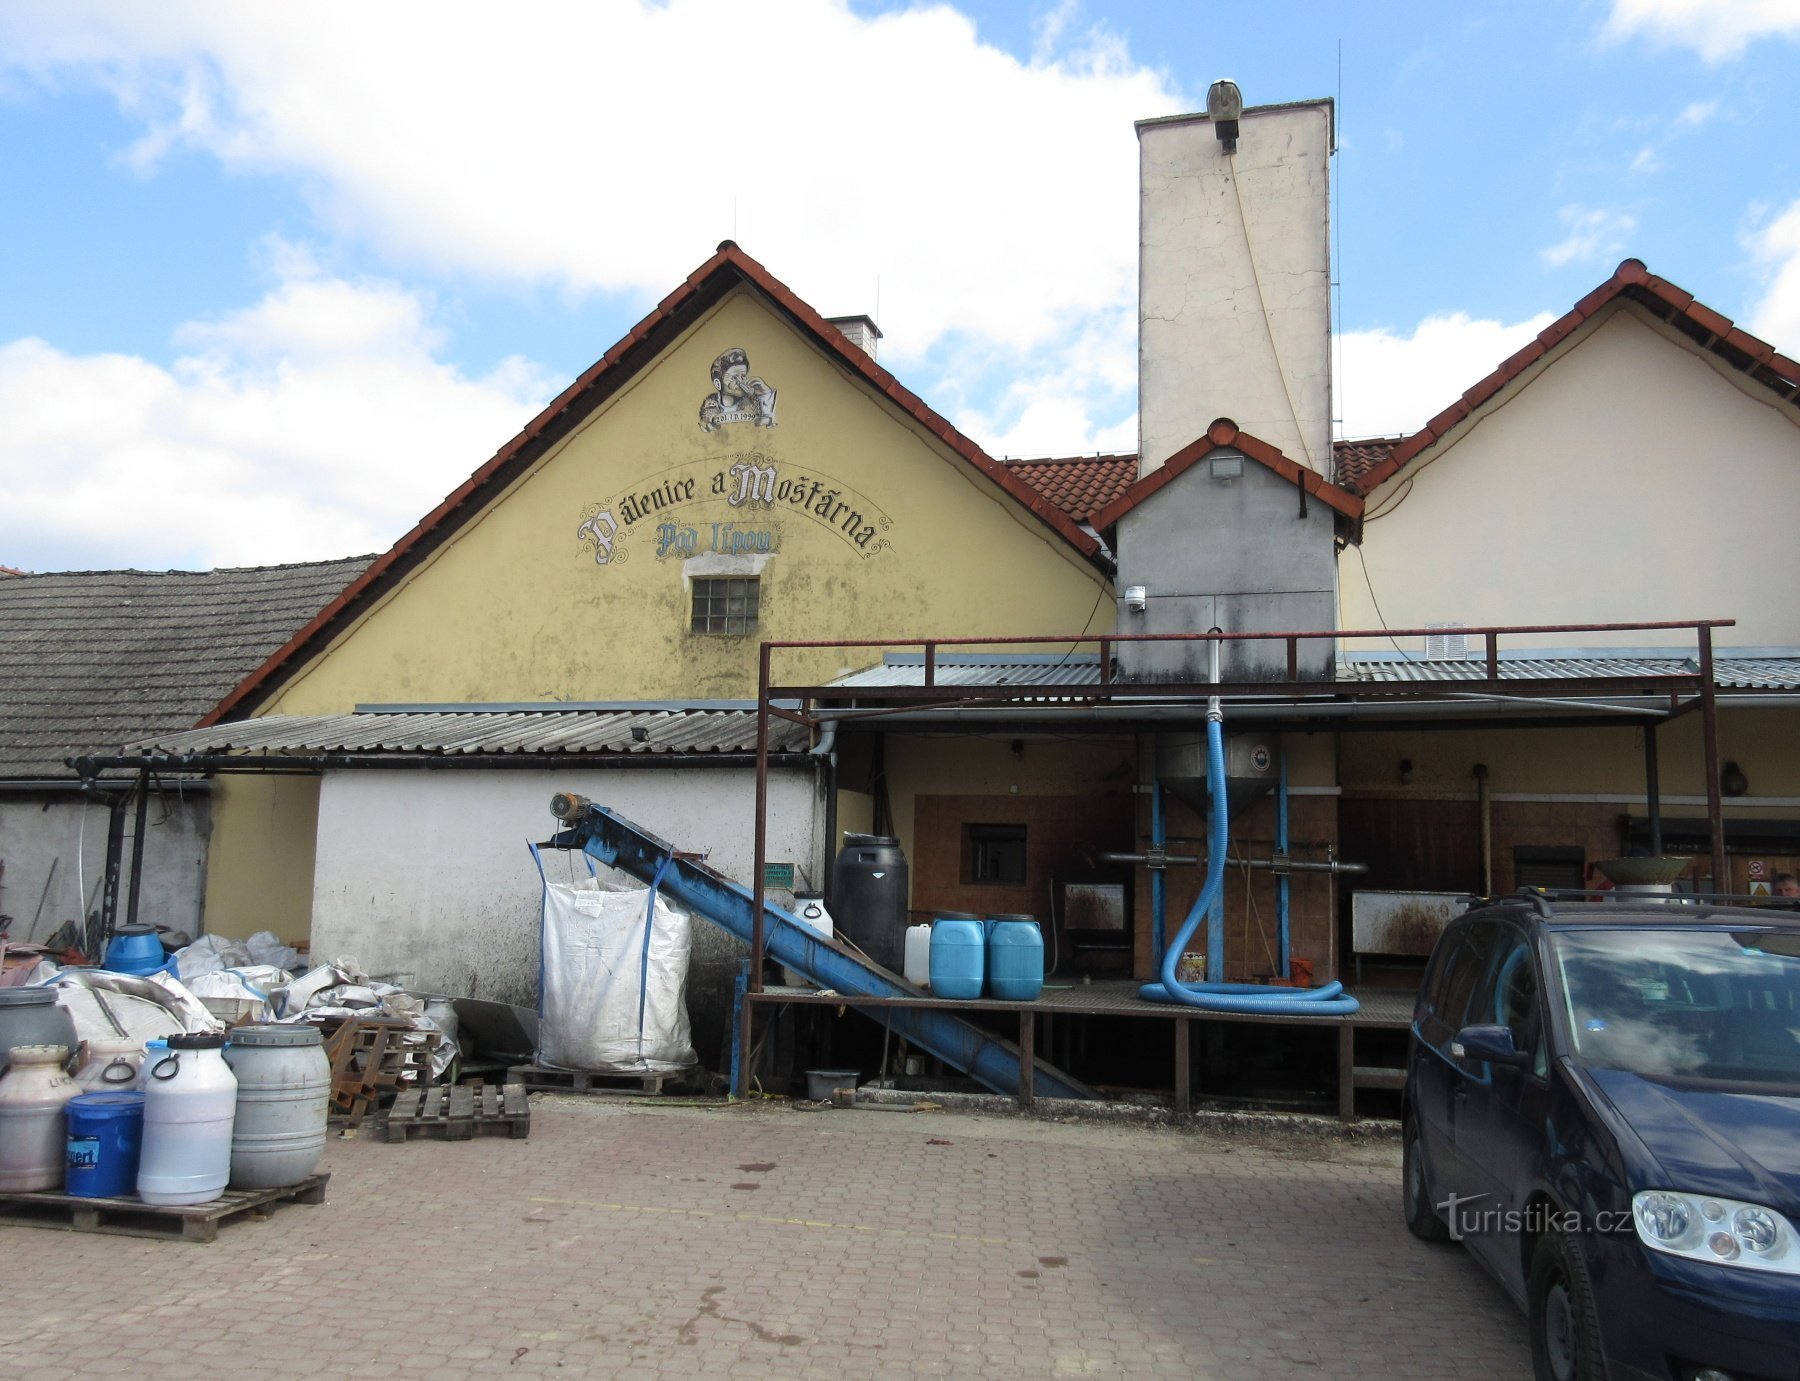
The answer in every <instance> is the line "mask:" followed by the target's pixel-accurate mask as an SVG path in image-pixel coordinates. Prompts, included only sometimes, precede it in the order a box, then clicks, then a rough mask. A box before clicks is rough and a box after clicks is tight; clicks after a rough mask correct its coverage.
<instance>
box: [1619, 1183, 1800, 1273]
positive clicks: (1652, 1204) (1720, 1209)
mask: <svg viewBox="0 0 1800 1381" xmlns="http://www.w3.org/2000/svg"><path fill="white" fill-rule="evenodd" d="M1631 1221H1632V1225H1633V1226H1634V1227H1636V1228H1637V1235H1638V1240H1639V1241H1640V1242H1642V1243H1643V1244H1644V1245H1645V1246H1646V1247H1650V1248H1652V1249H1653V1250H1655V1251H1659V1252H1668V1253H1669V1254H1670V1255H1671V1256H1685V1257H1687V1258H1688V1259H1689V1260H1692V1261H1710V1262H1713V1263H1714V1264H1715V1265H1719V1266H1744V1267H1748V1268H1749V1269H1750V1270H1753V1271H1779V1272H1782V1273H1783V1274H1786V1275H1800V1239H1797V1238H1796V1236H1795V1233H1794V1225H1793V1224H1792V1223H1790V1222H1788V1220H1787V1219H1786V1218H1785V1217H1783V1216H1782V1215H1781V1214H1779V1213H1777V1212H1776V1211H1775V1210H1774V1209H1772V1208H1765V1207H1763V1206H1762V1205H1761V1204H1747V1203H1743V1202H1741V1201H1740V1200H1737V1199H1720V1198H1715V1197H1713V1196H1711V1195H1706V1194H1684V1193H1680V1192H1678V1191H1676V1190H1673V1189H1646V1190H1644V1191H1642V1192H1641V1193H1638V1194H1634V1195H1632V1198H1631Z"/></svg>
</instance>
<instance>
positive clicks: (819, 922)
mask: <svg viewBox="0 0 1800 1381" xmlns="http://www.w3.org/2000/svg"><path fill="white" fill-rule="evenodd" d="M794 915H795V917H797V918H798V919H799V920H802V921H804V922H805V923H806V924H807V925H809V926H811V927H812V928H813V929H814V930H816V931H818V932H819V934H821V935H823V936H824V937H825V938H826V939H830V938H831V935H832V920H831V912H830V911H829V910H827V909H826V906H825V894H824V893H823V892H796V893H794ZM781 981H782V982H784V983H786V984H787V985H788V987H790V988H799V987H803V986H805V983H806V975H805V974H802V973H798V972H796V971H795V970H793V969H790V968H788V967H786V966H785V965H784V966H783V967H782V970H781Z"/></svg>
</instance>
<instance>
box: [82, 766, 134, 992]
mask: <svg viewBox="0 0 1800 1381" xmlns="http://www.w3.org/2000/svg"><path fill="white" fill-rule="evenodd" d="M107 806H108V810H107V817H106V880H105V882H104V883H102V884H101V891H100V925H99V928H98V930H96V929H95V928H94V927H93V926H91V925H90V926H88V931H87V936H86V939H87V947H88V949H90V950H92V951H93V953H91V954H89V955H88V958H90V959H92V960H93V961H94V962H95V963H98V962H99V961H100V951H101V950H102V949H103V948H104V947H105V945H106V942H107V941H108V940H110V939H111V938H112V933H113V927H114V926H115V925H116V924H117V923H118V919H119V870H120V868H121V867H122V866H123V865H124V862H125V798H124V797H123V796H114V797H113V798H112V800H111V801H109V802H108V803H107ZM82 919H83V921H84V922H85V921H86V919H87V918H86V917H83V918H82Z"/></svg>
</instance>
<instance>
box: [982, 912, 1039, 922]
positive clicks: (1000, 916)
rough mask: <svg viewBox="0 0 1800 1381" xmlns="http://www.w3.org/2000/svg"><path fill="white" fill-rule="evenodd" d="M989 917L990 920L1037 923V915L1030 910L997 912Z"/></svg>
mask: <svg viewBox="0 0 1800 1381" xmlns="http://www.w3.org/2000/svg"><path fill="white" fill-rule="evenodd" d="M988 919H989V920H990V921H1029V922H1031V924H1032V925H1036V924H1037V917H1036V916H1033V915H1032V914H1031V913H1030V912H1028V911H1002V912H996V913H995V914H994V915H992V916H989V917H988Z"/></svg>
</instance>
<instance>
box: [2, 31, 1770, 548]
mask: <svg viewBox="0 0 1800 1381" xmlns="http://www.w3.org/2000/svg"><path fill="white" fill-rule="evenodd" d="M1797 58H1800V0H1576V2H1574V3H1570V2H1569V0H1564V2H1563V3H1534V2H1533V0H1492V2H1491V3H1480V2H1479V0H1469V2H1468V3H1458V4H1445V3H1442V0H1431V2H1430V3H1380V2H1379V0H1351V2H1349V3H1326V2H1325V0H1318V2H1317V3H1281V0H1267V2H1266V3H1255V4H1243V3H1239V4H1232V5H1226V4H1212V3H1188V4H1183V5H1178V6H1176V5H1168V4H1152V3H1103V2H1102V0H1085V2H1084V3H1079V4H1077V3H1062V4H1044V5H1037V6H1032V5H1013V4H984V5H975V4H961V5H956V6H951V5H936V6H917V5H909V4H900V3H875V2H874V0H859V2H857V3H844V2H843V0H786V3H779V4H769V5H765V6H757V7H753V8H750V9H746V8H745V7H742V6H735V5H729V4H723V3H717V2H716V0H669V2H668V3H666V4H658V5H649V4H640V3H635V2H634V0H619V2H618V3H612V4H603V5H596V4H585V3H544V4H539V5H534V6H528V7H517V8H515V9H509V10H506V11H502V10H499V9H496V8H494V7H492V6H489V5H475V4H458V3H438V4H432V5H417V4H395V5H387V6H380V7H369V6H366V5H348V4H320V5H315V6H306V7H287V8H286V9H282V8H278V7H267V6H243V5H234V4H226V3H182V0H170V2H169V3H164V4H159V5H157V6H154V7H149V6H139V5H126V4H83V3H79V0H60V2H59V3H35V0H21V2H19V3H13V4H10V5H8V6H7V7H6V8H5V10H4V11H0V187H4V188H5V189H6V195H5V197H4V202H3V205H4V208H5V209H4V210H3V211H0V415H3V416H5V417H6V419H7V423H6V425H5V427H4V428H0V565H11V566H17V567H24V568H28V569H36V570H46V569H66V568H81V567H115V566H142V567H162V566H190V567H191V566H206V565H213V564H259V563H264V562H274V561H287V560H301V559H310V558H315V557H321V558H322V557H330V556H338V555H344V554H348V553H350V552H355V551H369V550H377V549H380V548H382V547H385V546H386V545H388V544H389V543H391V542H392V541H393V540H394V539H395V538H396V537H397V536H399V535H400V533H401V532H403V531H404V530H405V529H406V528H407V527H409V526H410V525H411V524H412V522H414V521H415V520H416V519H417V518H418V517H419V516H420V515H421V514H423V513H424V512H425V511H426V510H427V509H429V508H430V507H431V506H432V505H433V504H434V503H435V502H436V500H437V499H438V498H440V497H441V496H442V495H443V494H444V493H445V492H447V491H448V490H449V489H450V488H452V487H454V485H455V484H457V483H458V482H459V481H460V480H461V479H462V478H464V477H466V475H467V474H468V473H469V472H470V471H471V470H473V469H474V468H476V466H478V465H479V464H480V463H481V462H482V461H483V460H484V459H485V458H486V457H487V456H488V455H489V454H491V453H492V451H493V450H494V449H495V448H496V447H497V446H499V445H500V444H501V443H502V442H503V441H505V440H506V438H507V437H508V436H509V435H510V434H511V433H512V432H513V431H514V430H516V429H517V427H518V426H520V425H522V424H523V423H524V422H525V421H526V420H527V419H528V418H529V417H530V416H531V414H532V413H533V412H534V411H535V410H536V408H537V406H538V405H540V404H541V403H542V402H543V401H545V400H546V399H547V398H549V397H550V396H551V395H553V394H554V393H555V392H556V391H557V390H558V389H560V388H561V387H562V386H563V384H565V383H566V382H567V381H568V380H569V379H570V378H571V377H573V376H574V375H575V374H576V373H577V372H579V371H580V370H581V369H583V368H585V367H586V366H587V365H588V364H590V363H591V362H592V361H593V360H594V359H596V358H597V357H598V356H599V355H600V354H601V353H603V352H604V351H605V350H606V348H607V347H608V346H610V345H611V344H612V343H613V342H614V341H615V340H616V339H618V337H619V336H621V335H622V334H623V333H624V332H625V331H626V330H627V329H629V327H630V325H631V324H632V323H633V322H634V321H636V320H637V319H638V318H639V317H640V316H641V315H642V314H643V313H644V312H645V311H646V310H648V309H649V307H650V306H651V305H653V304H654V302H655V301H656V300H657V299H658V298H659V297H661V296H662V295H663V294H664V293H666V292H667V291H668V290H669V289H670V288H671V287H673V286H674V284H675V283H676V282H678V281H679V280H680V279H681V278H682V277H683V276H684V275H686V274H687V273H688V272H689V271H690V270H691V269H692V268H693V267H694V266H695V265H697V264H698V263H700V262H701V261H702V260H703V259H705V258H706V256H707V255H708V254H709V253H710V252H711V250H712V248H713V246H714V245H715V244H716V243H717V242H718V241H719V240H720V239H722V238H725V237H727V236H734V237H735V238H737V239H738V240H739V241H740V243H742V244H743V246H744V247H745V248H746V249H747V250H748V251H749V252H750V253H752V254H754V255H756V256H757V257H758V258H759V259H761V260H762V261H763V262H764V263H765V264H766V265H767V266H768V267H769V268H770V269H771V271H773V272H774V273H775V274H776V275H777V276H778V277H781V278H783V279H784V280H785V281H787V282H788V283H789V285H790V286H792V287H793V288H794V289H795V290H796V291H797V292H799V293H800V294H801V295H802V296H803V297H805V298H806V299H807V300H808V301H810V302H812V303H813V305H815V306H816V307H818V308H819V309H821V310H822V311H824V312H826V313H827V314H839V313H850V312H869V313H871V314H874V315H877V316H878V318H879V320H880V322H881V325H882V327H883V329H884V331H885V332H886V333H887V335H886V339H885V340H884V342H883V354H882V358H883V362H884V363H886V364H887V365H888V366H889V367H890V368H892V369H894V370H895V372H896V373H898V374H899V375H900V377H901V378H902V379H903V380H904V381H905V382H907V383H908V384H909V385H910V386H911V387H913V388H914V389H915V390H916V391H917V392H918V393H920V394H921V395H922V396H923V397H924V398H925V399H926V400H927V401H928V402H930V403H932V404H933V405H934V406H935V407H937V408H938V409H939V410H940V411H941V412H943V413H945V414H946V415H947V416H949V417H950V418H951V419H952V420H953V421H955V422H956V423H957V424H958V425H959V426H961V427H963V428H964V429H965V430H966V431H968V432H970V433H971V434H972V435H974V436H975V437H976V438H977V439H978V440H980V441H982V442H983V444H985V445H987V446H988V447H989V448H990V450H992V451H994V452H995V453H996V454H1013V455H1020V454H1040V455H1041V454H1071V453H1078V452H1083V451H1088V452H1091V451H1094V450H1102V449H1104V450H1129V449H1131V448H1132V447H1133V445H1134V444H1135V443H1134V438H1135V421H1134V418H1135V392H1134V390H1135V377H1134V375H1135V365H1134V357H1133V353H1132V352H1133V348H1134V329H1135V327H1134V318H1133V312H1134V309H1135V302H1134V300H1133V294H1134V290H1135V255H1136V240H1135V233H1136V202H1135V188H1136V146H1135V138H1134V135H1133V131H1132V121H1133V120H1134V119H1135V118H1141V117H1146V116H1153V115H1160V114H1168V113H1172V112H1175V111H1180V110H1191V109H1196V108H1198V107H1199V106H1200V105H1201V104H1202V103H1203V100H1204V94H1205V90H1206V87H1207V85H1208V84H1209V83H1210V82H1211V81H1212V79H1213V78H1215V77H1218V76H1223V75H1229V76H1231V77H1233V78H1234V79H1236V80H1237V81H1238V83H1239V84H1240V86H1241V87H1242V89H1243V91H1244V93H1245V97H1246V99H1247V100H1248V101H1249V102H1250V103H1252V104H1258V103H1268V102H1278V101H1286V100H1295V99H1302V98H1308V97H1316V96H1333V97H1338V98H1339V100H1340V106H1339V112H1338V128H1339V138H1340V155H1339V160H1338V166H1337V169H1336V177H1337V181H1336V190H1337V196H1338V202H1337V208H1336V223H1335V228H1336V232H1337V242H1338V246H1339V248H1340V250H1341V253H1340V256H1339V261H1338V265H1337V271H1338V276H1339V280H1340V283H1341V296H1340V299H1339V301H1340V304H1341V317H1340V318H1339V320H1338V327H1339V330H1340V332H1341V333H1342V356H1343V364H1342V370H1341V372H1340V376H1339V383H1340V396H1339V404H1340V412H1341V413H1342V416H1343V425H1342V427H1341V428H1340V434H1347V435H1368V434H1373V433H1380V432H1394V431H1399V430H1403V429H1405V428H1408V427H1411V426H1416V425H1417V424H1418V423H1420V422H1422V421H1423V420H1424V419H1425V418H1426V417H1428V416H1430V415H1431V414H1432V413H1434V412H1435V411H1437V410H1438V409H1439V408H1441V407H1442V406H1443V405H1444V404H1445V403H1446V402H1447V401H1448V400H1449V399H1450V398H1451V397H1452V396H1454V395H1455V394H1456V393H1458V392H1460V391H1461V389H1462V388H1464V387H1466V386H1467V385H1468V384H1469V383H1472V382H1473V381H1474V380H1475V379H1476V378H1478V377H1479V376H1480V375H1481V374H1483V373H1485V372H1486V371H1487V370H1488V369H1489V368H1491V367H1492V366H1493V365H1494V364H1495V363H1497V362H1498V361H1499V360H1500V359H1501V358H1503V357H1504V356H1505V355H1506V354H1507V353H1509V352H1510V351H1511V349H1513V348H1515V347H1516V345H1517V344H1518V343H1520V342H1522V340H1523V339H1524V338H1525V337H1527V336H1529V335H1530V334H1531V333H1532V332H1534V331H1535V330H1536V329H1538V328H1539V327H1541V325H1542V324H1543V321H1544V319H1545V318H1546V316H1547V315H1554V314H1556V313H1560V312H1561V311H1564V310H1566V309H1567V308H1568V306H1569V305H1570V304H1571V303H1573V302H1574V301H1575V300H1576V299H1577V298H1579V297H1580V296H1581V295H1582V294H1584V293H1585V292H1587V291H1588V290H1589V289H1590V288H1592V287H1593V286H1594V285H1595V284H1597V283H1598V282H1600V281H1601V280H1602V279H1604V278H1605V277H1606V276H1607V275H1608V274H1609V273H1610V272H1611V270H1612V269H1613V267H1614V266H1615V265H1616V264H1617V262H1618V261H1619V259H1621V258H1623V257H1625V256H1626V255H1628V254H1629V255H1633V256H1636V257H1638V258H1641V259H1643V260H1645V262H1646V263H1648V264H1649V266H1650V268H1651V269H1652V270H1653V271H1655V272H1657V273H1660V274H1662V275H1663V276H1665V277H1667V278H1670V279H1673V280H1674V281H1675V282H1677V283H1679V284H1681V285H1682V286H1683V287H1686V288H1688V289H1689V290H1690V291H1693V292H1694V293H1695V294H1696V295H1698V296H1699V297H1700V298H1701V299H1702V300H1703V301H1705V302H1707V303H1708V304H1709V305H1711V306H1713V307H1714V308H1716V309H1717V310H1719V311H1722V312H1724V313H1725V314H1726V315H1728V316H1731V317H1733V318H1736V319H1738V320H1740V321H1741V322H1743V323H1744V324H1746V325H1747V326H1748V327H1749V328H1750V329H1752V330H1755V331H1757V332H1758V333H1759V334H1762V335H1764V336H1766V337H1768V338H1770V339H1772V340H1774V341H1775V343H1776V344H1777V345H1778V346H1780V347H1782V348H1783V349H1784V350H1786V351H1787V352H1788V353H1790V354H1792V353H1800V152H1797V151H1796V146H1795V141H1793V140H1792V139H1791V138H1787V137H1785V133H1786V132H1787V131H1791V130H1793V129H1795V128H1797V127H1800V118H1797V117H1800V83H1796V82H1795V81H1794V80H1793V75H1794V73H1795V71H1797V70H1800V65H1797V62H1796V59H1797Z"/></svg>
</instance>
